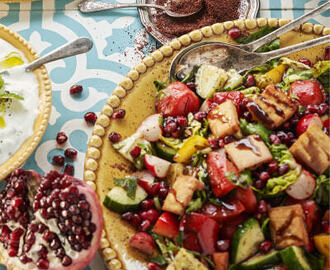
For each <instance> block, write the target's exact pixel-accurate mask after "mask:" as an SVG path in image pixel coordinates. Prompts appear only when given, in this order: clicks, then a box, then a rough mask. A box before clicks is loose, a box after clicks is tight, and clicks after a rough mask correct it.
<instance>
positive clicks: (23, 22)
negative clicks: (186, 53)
mask: <svg viewBox="0 0 330 270" xmlns="http://www.w3.org/2000/svg"><path fill="white" fill-rule="evenodd" d="M79 1H80V0H75V1H74V0H56V1H55V0H44V1H35V2H27V1H23V2H21V3H10V4H5V3H3V2H1V0H0V23H2V24H4V25H7V26H9V27H11V28H12V29H13V30H15V31H17V32H18V33H19V34H21V35H22V36H23V37H24V38H25V39H27V40H28V41H29V42H30V43H31V44H32V45H33V46H34V48H35V49H36V50H37V51H38V52H39V54H40V55H44V54H46V53H48V52H50V51H51V50H53V49H55V48H57V47H59V46H61V45H63V44H65V43H66V42H67V41H69V40H72V39H75V38H77V37H81V36H86V37H89V38H91V39H92V40H93V41H94V48H93V49H92V50H91V51H90V52H89V53H88V54H85V55H79V56H76V57H71V58H68V59H64V60H60V61H57V62H54V63H50V64H47V69H48V71H49V74H50V77H51V80H52V82H53V106H52V114H51V118H50V122H49V125H48V128H47V131H46V133H45V136H44V137H43V139H42V141H41V143H40V144H39V146H38V148H37V150H36V151H35V152H34V153H33V155H32V156H31V157H30V158H29V160H28V161H27V162H26V164H25V166H24V168H26V169H34V170H36V171H38V172H46V171H49V170H51V169H54V167H53V165H51V158H52V156H53V155H55V154H62V153H63V149H62V148H60V147H59V146H58V145H57V144H56V141H55V137H56V134H57V132H59V131H64V132H65V133H66V134H67V135H69V140H68V142H67V144H66V145H65V146H64V147H65V148H66V147H73V148H75V149H77V150H78V151H79V154H78V157H77V159H76V161H75V162H74V166H75V176H77V177H82V172H83V161H84V153H85V151H86V148H87V140H88V136H89V134H90V133H91V131H92V127H91V126H88V125H87V124H86V123H85V121H84V120H83V115H84V113H86V112H88V111H94V112H99V111H100V110H101V108H102V107H103V104H104V103H105V101H106V99H107V98H108V96H109V95H110V94H111V92H112V90H113V89H114V88H115V86H116V84H117V83H118V82H119V81H120V80H121V79H122V78H123V76H124V75H125V74H126V73H127V72H128V71H129V70H130V68H132V67H133V66H134V65H135V64H136V63H138V62H139V61H140V60H141V59H142V58H143V56H144V55H146V54H148V53H149V52H150V51H151V50H153V49H154V48H155V47H156V43H155V41H154V40H152V38H149V37H148V35H147V34H146V32H145V30H144V29H143V28H142V26H141V24H140V21H139V19H138V16H137V11H136V10H134V9H131V10H127V9H126V10H118V11H112V12H110V11H104V12H100V13H94V14H89V15H82V14H80V13H79V12H78V11H77V4H78V2H79ZM108 1H109V0H108ZM111 1H113V2H115V1H114V0H111ZM118 2H121V3H133V2H134V0H118ZM323 2H325V1H318V0H312V1H308V0H261V9H260V12H259V14H258V16H259V17H277V18H288V19H292V18H297V17H299V16H301V15H302V14H304V12H306V11H308V10H310V9H312V8H315V7H316V6H317V5H320V4H322V3H323ZM329 17H330V14H329V11H328V12H326V13H323V14H322V15H320V16H317V17H315V18H314V19H313V20H311V22H312V23H319V24H325V25H328V24H329ZM73 84H81V85H83V87H84V91H83V93H82V95H81V96H79V97H72V96H70V94H69V88H70V86H71V85H73ZM4 269H5V268H4V267H3V266H1V265H0V270H4ZM87 269H97V270H103V269H105V267H104V265H103V262H102V260H101V258H100V257H99V256H97V257H96V258H95V260H94V261H93V263H92V264H91V265H90V267H89V268H87Z"/></svg>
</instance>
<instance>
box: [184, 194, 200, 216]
mask: <svg viewBox="0 0 330 270" xmlns="http://www.w3.org/2000/svg"><path fill="white" fill-rule="evenodd" d="M202 206H203V201H202V199H201V198H200V197H199V198H197V199H195V200H191V201H190V203H189V204H188V207H187V209H186V214H188V213H190V212H195V211H198V210H199V209H201V208H202Z"/></svg>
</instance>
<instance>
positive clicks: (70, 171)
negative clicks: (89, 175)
mask: <svg viewBox="0 0 330 270" xmlns="http://www.w3.org/2000/svg"><path fill="white" fill-rule="evenodd" d="M63 173H64V174H67V175H71V176H73V175H74V166H73V165H72V164H66V165H65V166H64V170H63Z"/></svg>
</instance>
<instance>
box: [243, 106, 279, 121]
mask: <svg viewBox="0 0 330 270" xmlns="http://www.w3.org/2000/svg"><path fill="white" fill-rule="evenodd" d="M247 106H248V108H249V109H250V110H251V111H252V112H253V114H254V115H255V116H256V117H257V118H258V119H260V120H261V121H262V122H264V123H266V124H267V125H268V126H270V127H273V126H274V121H273V120H272V119H271V118H270V117H269V116H268V114H267V113H266V112H265V111H264V110H262V109H261V108H260V106H259V105H258V104H257V103H255V102H250V103H249V104H248V105H247Z"/></svg>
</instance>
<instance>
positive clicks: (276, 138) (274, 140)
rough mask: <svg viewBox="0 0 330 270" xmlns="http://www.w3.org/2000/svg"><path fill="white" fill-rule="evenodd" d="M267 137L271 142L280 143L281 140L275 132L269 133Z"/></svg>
mask: <svg viewBox="0 0 330 270" xmlns="http://www.w3.org/2000/svg"><path fill="white" fill-rule="evenodd" d="M269 139H270V141H271V142H272V143H273V144H281V140H280V138H279V137H278V136H277V135H276V134H270V136H269Z"/></svg>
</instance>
